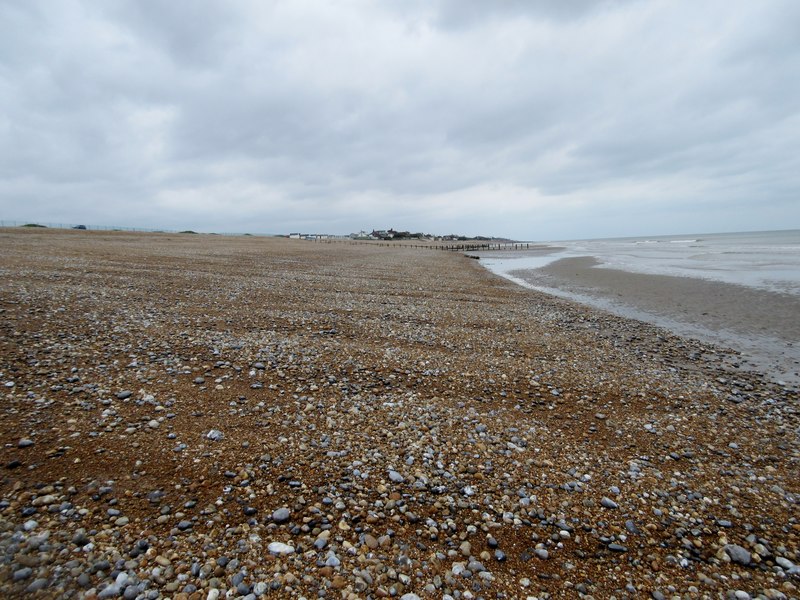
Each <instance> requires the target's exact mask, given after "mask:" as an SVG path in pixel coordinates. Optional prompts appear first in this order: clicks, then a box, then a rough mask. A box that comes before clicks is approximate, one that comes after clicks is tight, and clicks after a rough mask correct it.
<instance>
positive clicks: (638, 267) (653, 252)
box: [481, 230, 800, 318]
mask: <svg viewBox="0 0 800 600" xmlns="http://www.w3.org/2000/svg"><path fill="white" fill-rule="evenodd" d="M542 245H544V246H548V247H549V248H550V250H548V249H547V248H542V247H541V245H540V246H539V248H537V250H536V252H535V253H528V254H526V253H524V252H515V253H513V254H508V255H503V254H502V253H499V252H497V253H494V254H488V253H487V254H484V255H482V260H481V262H482V263H483V264H484V265H485V266H486V267H488V268H489V269H490V270H492V271H494V272H495V273H498V274H501V275H506V274H508V273H510V272H511V271H517V270H520V269H538V268H541V267H544V266H547V265H548V264H550V263H552V262H554V261H556V260H560V259H562V258H574V257H580V256H591V257H594V258H596V259H597V260H598V261H599V262H600V264H599V265H598V267H597V268H608V269H620V270H623V271H630V272H633V273H644V274H649V275H672V276H676V277H695V278H699V279H709V280H712V281H721V282H723V283H733V284H738V285H745V286H749V287H753V288H757V289H763V290H767V291H771V292H777V293H785V294H792V295H795V296H800V230H791V231H759V232H748V233H713V234H693V235H676V236H657V237H641V238H616V239H599V240H570V241H563V242H546V243H544V244H542ZM798 318H800V315H798Z"/></svg>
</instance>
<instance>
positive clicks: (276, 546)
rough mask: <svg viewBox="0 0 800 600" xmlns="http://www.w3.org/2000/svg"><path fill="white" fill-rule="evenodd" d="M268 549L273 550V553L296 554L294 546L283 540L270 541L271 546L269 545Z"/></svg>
mask: <svg viewBox="0 0 800 600" xmlns="http://www.w3.org/2000/svg"><path fill="white" fill-rule="evenodd" d="M267 550H269V551H270V552H272V554H294V548H293V547H292V546H290V545H289V544H284V543H283V542H270V544H269V546H267Z"/></svg>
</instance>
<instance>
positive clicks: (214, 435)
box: [206, 429, 225, 442]
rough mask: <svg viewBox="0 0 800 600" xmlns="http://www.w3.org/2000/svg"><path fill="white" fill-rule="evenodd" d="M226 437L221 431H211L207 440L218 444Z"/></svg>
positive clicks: (207, 434) (207, 435)
mask: <svg viewBox="0 0 800 600" xmlns="http://www.w3.org/2000/svg"><path fill="white" fill-rule="evenodd" d="M224 437H225V434H223V433H222V432H221V431H220V430H219V429H211V430H210V431H209V432H208V433H206V439H209V440H211V441H213V442H218V441H220V440H221V439H222V438H224Z"/></svg>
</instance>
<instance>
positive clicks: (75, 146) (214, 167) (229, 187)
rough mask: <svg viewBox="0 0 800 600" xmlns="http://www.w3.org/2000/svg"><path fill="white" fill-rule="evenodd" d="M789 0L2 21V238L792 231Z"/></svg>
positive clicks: (55, 7)
mask: <svg viewBox="0 0 800 600" xmlns="http://www.w3.org/2000/svg"><path fill="white" fill-rule="evenodd" d="M799 32H800V2H798V1H797V0H758V1H756V2H754V1H752V0H617V1H613V0H610V1H602V0H572V1H570V2H563V1H561V0H505V1H503V0H496V1H489V0H484V1H478V0H386V1H382V2H381V1H378V2H376V1H374V0H327V1H323V0H317V1H314V2H311V1H309V0H291V1H289V0H278V1H272V2H270V1H265V0H220V1H210V0H191V1H189V0H186V1H178V0H170V1H169V2H164V1H162V0H130V1H128V0H103V1H102V2H97V1H96V0H55V1H54V0H42V1H38V0H2V1H0V219H3V220H17V221H24V222H50V223H74V224H87V225H113V226H125V227H143V228H156V229H169V230H183V229H192V230H195V231H205V232H242V233H244V232H250V233H290V232H304V233H332V234H346V233H350V232H355V231H359V230H362V229H363V230H367V231H371V230H372V229H388V228H394V229H396V230H409V231H412V232H418V231H421V232H427V233H438V234H448V233H458V234H464V235H488V236H498V237H510V238H514V239H518V240H561V239H581V238H599V237H618V236H636V235H659V234H665V235H666V234H680V233H712V232H725V231H754V230H771V229H794V228H800V197H799V193H800V33H799Z"/></svg>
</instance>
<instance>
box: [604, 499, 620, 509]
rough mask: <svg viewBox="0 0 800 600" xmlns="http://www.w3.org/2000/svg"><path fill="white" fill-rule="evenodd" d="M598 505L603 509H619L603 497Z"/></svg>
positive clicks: (615, 504)
mask: <svg viewBox="0 0 800 600" xmlns="http://www.w3.org/2000/svg"><path fill="white" fill-rule="evenodd" d="M600 505H601V506H604V507H605V508H619V505H618V504H617V503H616V502H614V501H613V500H612V499H611V498H609V497H607V496H603V499H602V500H600Z"/></svg>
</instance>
